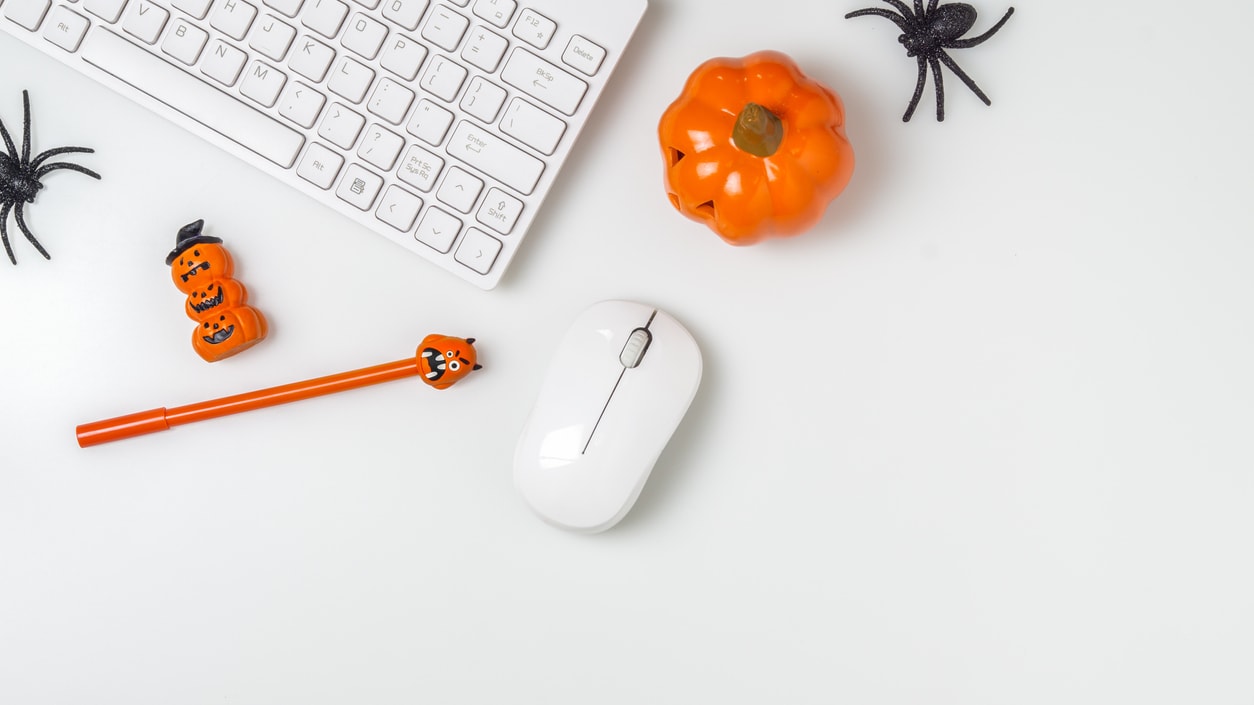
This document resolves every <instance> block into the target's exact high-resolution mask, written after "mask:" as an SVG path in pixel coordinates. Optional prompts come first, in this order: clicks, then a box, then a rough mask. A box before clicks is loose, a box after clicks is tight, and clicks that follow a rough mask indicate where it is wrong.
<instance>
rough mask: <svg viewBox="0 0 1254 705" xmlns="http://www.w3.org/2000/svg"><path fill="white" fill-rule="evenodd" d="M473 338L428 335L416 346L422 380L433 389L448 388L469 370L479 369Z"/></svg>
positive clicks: (469, 371) (468, 372)
mask: <svg viewBox="0 0 1254 705" xmlns="http://www.w3.org/2000/svg"><path fill="white" fill-rule="evenodd" d="M474 342H475V339H474V338H453V337H451V336H447V335H436V334H432V335H428V336H427V337H425V338H423V339H422V342H421V343H419V344H418V370H419V372H421V373H422V381H424V382H426V383H427V384H429V385H431V386H432V387H435V388H436V389H448V388H449V387H451V386H453V384H454V383H456V382H457V381H458V380H460V379H461V378H463V377H465V376H466V375H468V374H470V373H471V371H473V370H477V369H480V368H481V367H482V365H478V364H475V361H476V360H477V359H478V356H477V353H476V352H475V346H474Z"/></svg>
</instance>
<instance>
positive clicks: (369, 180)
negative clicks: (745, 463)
mask: <svg viewBox="0 0 1254 705" xmlns="http://www.w3.org/2000/svg"><path fill="white" fill-rule="evenodd" d="M382 188H383V179H381V178H379V176H378V174H375V173H373V172H371V171H369V170H368V169H366V168H365V167H362V166H359V165H357V164H349V165H348V169H347V170H346V171H345V172H344V177H343V178H341V179H340V186H339V188H337V189H336V190H335V195H336V196H338V197H339V198H340V200H341V201H344V202H345V203H348V204H351V205H353V206H355V207H357V208H360V209H361V210H363V211H364V210H369V209H370V206H373V205H374V199H375V198H378V196H379V191H380V190H381V189H382Z"/></svg>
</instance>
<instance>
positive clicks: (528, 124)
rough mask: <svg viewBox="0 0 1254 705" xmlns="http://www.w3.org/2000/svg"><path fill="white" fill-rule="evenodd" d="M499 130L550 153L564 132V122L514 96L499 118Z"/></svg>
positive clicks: (555, 147) (538, 149) (540, 150)
mask: <svg viewBox="0 0 1254 705" xmlns="http://www.w3.org/2000/svg"><path fill="white" fill-rule="evenodd" d="M501 132H504V133H505V134H507V135H509V136H511V137H516V138H518V140H519V141H520V142H522V143H523V144H525V145H527V146H529V147H532V148H534V149H536V150H537V151H539V152H543V153H544V154H552V153H553V150H554V149H557V143H558V142H560V141H561V140H562V135H564V134H566V123H564V122H562V121H561V120H558V119H557V118H555V117H553V116H552V115H549V114H548V113H546V112H544V111H543V110H541V109H539V108H537V107H536V106H534V105H532V104H531V103H528V102H527V101H525V100H523V99H521V98H515V99H514V101H513V102H512V103H510V104H509V108H508V109H507V110H506V111H505V117H503V118H501Z"/></svg>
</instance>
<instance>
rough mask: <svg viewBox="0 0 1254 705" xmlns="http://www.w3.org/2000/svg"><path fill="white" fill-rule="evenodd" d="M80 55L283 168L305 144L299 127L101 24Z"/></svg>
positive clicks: (291, 161)
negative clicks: (104, 27) (252, 105)
mask: <svg viewBox="0 0 1254 705" xmlns="http://www.w3.org/2000/svg"><path fill="white" fill-rule="evenodd" d="M81 56H82V57H83V59H84V60H86V61H87V62H88V63H90V64H92V65H93V66H96V67H99V68H100V69H102V70H104V71H105V72H107V73H110V74H112V75H114V76H116V77H117V78H119V79H121V80H122V81H124V82H126V83H129V84H130V85H132V86H134V87H135V88H138V89H139V90H141V91H143V92H144V93H147V94H148V95H150V96H152V97H153V98H156V99H157V100H159V101H161V102H162V103H165V104H166V105H168V106H170V107H171V108H173V109H174V110H177V111H178V112H180V113H182V114H184V115H185V116H187V117H188V118H190V119H192V120H195V121H197V122H199V123H200V124H202V125H204V126H205V127H208V128H209V129H211V130H213V131H215V132H217V133H219V134H221V135H222V136H224V137H226V138H228V139H230V140H232V141H234V142H235V143H237V144H239V145H240V146H242V147H244V148H246V149H249V150H251V151H253V152H256V153H257V154H259V155H261V156H262V157H264V158H266V159H268V160H270V161H272V162H274V163H275V164H278V165H279V166H281V167H283V168H285V169H286V168H288V167H290V166H292V163H293V162H295V161H296V155H297V154H299V153H300V148H301V147H302V146H303V145H304V143H305V138H304V136H303V135H301V134H300V133H299V132H296V131H295V130H293V129H291V128H289V127H287V126H286V125H283V124H282V123H280V122H278V121H277V120H275V119H274V118H271V117H269V116H267V115H264V114H262V113H260V112H258V111H256V110H254V109H253V108H251V107H249V106H248V105H245V104H244V103H242V102H240V101H239V100H236V99H235V98H233V97H231V96H229V95H227V94H226V93H223V92H222V91H219V90H217V89H215V88H213V87H212V86H210V85H208V84H206V83H203V82H201V81H198V80H196V78H195V77H193V76H191V75H189V74H186V73H183V71H181V70H179V69H177V68H175V67H174V66H173V65H172V64H169V63H166V62H165V61H163V60H162V59H160V58H159V57H157V56H156V55H154V54H150V53H148V52H147V51H144V50H143V49H140V48H139V47H137V46H135V45H134V44H131V43H130V42H128V41H127V40H125V39H122V38H121V37H119V36H117V35H115V34H113V33H111V32H108V31H105V30H104V29H102V28H99V27H97V28H96V29H95V30H94V31H92V32H89V33H88V35H87V39H86V40H85V41H84V43H83V49H82V53H81Z"/></svg>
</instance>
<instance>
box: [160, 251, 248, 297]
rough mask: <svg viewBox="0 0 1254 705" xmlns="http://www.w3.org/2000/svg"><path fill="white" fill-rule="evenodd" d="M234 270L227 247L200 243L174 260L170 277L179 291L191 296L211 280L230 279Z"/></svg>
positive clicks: (171, 264)
mask: <svg viewBox="0 0 1254 705" xmlns="http://www.w3.org/2000/svg"><path fill="white" fill-rule="evenodd" d="M234 269H235V267H234V263H233V262H232V261H231V253H229V252H227V251H226V248H225V247H222V246H221V245H218V244H214V243H200V244H197V245H192V246H191V247H189V248H187V249H186V250H184V251H182V252H180V253H179V254H178V256H177V257H175V258H174V261H173V262H171V263H170V277H171V278H172V279H173V280H174V286H176V287H178V290H179V291H181V292H183V293H184V294H190V293H192V292H193V291H195V290H196V289H197V288H199V287H201V286H203V285H204V282H205V281H207V280H209V279H230V278H231V274H232V273H233V272H234Z"/></svg>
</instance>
